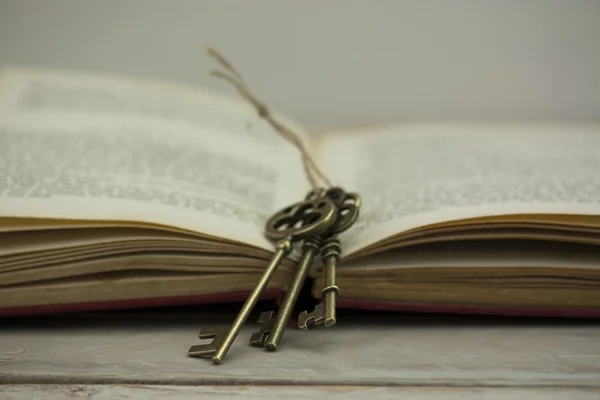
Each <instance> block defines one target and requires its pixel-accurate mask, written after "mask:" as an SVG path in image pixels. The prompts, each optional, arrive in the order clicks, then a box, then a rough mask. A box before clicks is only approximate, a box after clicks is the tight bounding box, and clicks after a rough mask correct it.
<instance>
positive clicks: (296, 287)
mask: <svg viewBox="0 0 600 400" xmlns="http://www.w3.org/2000/svg"><path fill="white" fill-rule="evenodd" d="M346 197H347V195H346V193H345V192H344V191H343V190H342V189H339V188H333V189H329V190H323V189H316V190H314V191H311V192H310V193H309V194H308V196H307V199H312V200H313V201H319V200H320V199H328V200H330V201H332V202H333V203H334V204H335V205H336V220H335V223H334V224H333V225H331V226H330V227H329V229H328V230H327V231H326V232H321V233H320V234H315V235H313V236H311V237H310V238H308V239H305V240H304V243H303V253H302V257H301V259H300V262H299V263H298V269H297V270H296V275H295V276H294V279H293V281H292V283H291V284H290V287H289V288H288V290H287V292H286V294H285V297H284V299H283V302H282V304H281V307H280V309H279V312H278V313H277V316H276V318H275V321H274V322H273V325H272V327H271V331H270V333H269V336H268V338H267V341H266V342H265V344H264V347H265V349H267V350H268V351H276V350H277V349H278V348H279V343H280V342H281V338H282V337H283V333H284V331H285V328H286V326H287V324H288V322H289V319H290V316H291V313H292V311H293V307H294V305H295V303H296V300H297V298H298V294H299V293H300V289H301V288H302V284H303V283H304V281H305V280H306V276H307V275H308V271H309V269H310V267H311V266H312V262H313V260H314V258H315V256H316V255H317V254H318V252H319V250H320V248H321V245H322V243H323V237H324V236H329V235H330V232H335V233H336V234H337V232H341V231H343V230H346V229H348V228H349V227H350V226H351V224H353V223H354V221H355V220H356V218H358V215H356V217H354V216H353V215H348V216H345V215H347V214H348V213H347V212H346V213H342V211H341V209H340V206H345V205H344V202H345V200H346ZM345 207H346V208H348V210H351V207H349V206H345ZM333 309H334V310H335V303H333ZM333 318H335V315H334V316H333Z"/></svg>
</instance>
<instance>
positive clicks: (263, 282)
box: [212, 238, 292, 364]
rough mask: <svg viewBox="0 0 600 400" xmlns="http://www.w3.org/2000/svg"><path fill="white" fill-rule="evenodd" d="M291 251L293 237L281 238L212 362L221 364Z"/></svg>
mask: <svg viewBox="0 0 600 400" xmlns="http://www.w3.org/2000/svg"><path fill="white" fill-rule="evenodd" d="M291 251H292V240H291V238H287V239H284V240H281V241H279V242H278V243H277V251H276V252H275V254H274V256H273V258H272V259H271V262H270V263H269V265H268V266H267V269H266V270H265V272H264V273H263V274H262V276H261V277H260V279H259V281H258V283H257V284H256V286H255V287H254V289H253V290H252V292H251V293H250V295H249V296H248V298H247V299H246V302H245V303H244V305H243V306H242V309H241V310H240V312H239V313H238V315H237V317H236V318H235V320H234V321H233V324H232V325H231V329H229V331H228V332H227V335H226V336H225V338H224V339H223V341H222V342H221V345H220V346H219V348H218V349H217V351H216V352H215V354H214V356H213V357H212V362H213V363H214V364H221V362H222V361H223V358H224V357H225V355H226V354H227V352H228V351H229V348H230V347H231V345H232V344H233V342H234V340H235V338H236V337H237V335H238V334H239V333H240V330H241V329H242V327H243V326H244V324H245V323H246V320H247V319H248V317H249V316H250V312H251V311H252V308H254V306H255V305H256V303H257V302H258V299H259V298H260V296H261V294H262V292H264V290H265V288H266V287H267V285H268V283H269V281H270V280H271V278H272V277H273V275H274V274H275V271H277V267H279V265H280V264H281V262H282V261H283V259H284V258H285V257H286V256H288V255H289V254H290V253H291Z"/></svg>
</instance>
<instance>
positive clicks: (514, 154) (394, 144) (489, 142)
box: [318, 125, 600, 254]
mask: <svg viewBox="0 0 600 400" xmlns="http://www.w3.org/2000/svg"><path fill="white" fill-rule="evenodd" d="M318 158H319V162H320V163H321V165H322V166H323V168H324V170H325V171H326V173H327V174H328V175H329V177H330V178H331V179H332V180H333V181H334V182H335V183H336V184H339V185H342V186H343V187H345V188H347V190H353V191H357V192H359V193H360V194H361V195H362V197H363V207H362V213H361V216H360V219H359V221H358V222H357V224H356V226H355V227H353V228H352V229H351V230H350V231H348V232H347V233H346V234H345V237H344V239H343V240H344V246H345V250H346V251H345V253H346V254H351V253H353V252H356V251H357V250H359V249H360V248H362V247H364V246H367V245H369V244H372V243H374V242H376V241H379V240H382V239H385V238H386V237H388V236H391V235H393V234H397V233H399V232H403V231H407V230H409V229H414V228H419V227H422V226H425V225H429V224H434V223H442V222H449V221H454V220H460V219H465V218H477V217H486V216H500V215H512V214H555V213H556V214H582V215H599V214H600V173H598V172H599V171H600V126H563V127H560V126H534V125H531V126H526V125H524V126H508V125H504V126H502V125H498V126H486V125H479V126H476V125H464V126H463V125H413V126H405V127H399V126H398V127H383V128H374V129H372V130H370V131H368V132H367V131H365V132H354V133H353V132H349V133H341V132H340V133H333V134H331V135H329V136H325V138H324V139H322V141H321V143H320V144H319V152H318Z"/></svg>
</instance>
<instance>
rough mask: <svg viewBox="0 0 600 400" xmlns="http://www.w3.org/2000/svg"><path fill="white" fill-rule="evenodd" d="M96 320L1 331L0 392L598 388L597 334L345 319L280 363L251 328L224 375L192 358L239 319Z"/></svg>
mask: <svg viewBox="0 0 600 400" xmlns="http://www.w3.org/2000/svg"><path fill="white" fill-rule="evenodd" d="M94 318H95V319H89V318H76V317H69V318H65V319H62V320H57V319H48V320H44V321H37V320H34V322H27V323H26V322H24V321H21V320H16V321H14V320H13V321H12V322H10V323H4V326H3V327H2V328H1V329H0V346H1V348H0V371H1V372H2V374H1V375H0V382H1V383H5V384H7V383H23V382H25V383H63V384H66V383H82V384H93V383H145V384H193V385H201V384H203V385H211V384H212V385H215V384H218V385H221V384H236V385H244V384H262V385H273V384H275V385H307V384H311V385H354V386H356V385H362V386H421V385H424V386H430V387H431V386H438V387H443V386H451V387H473V388H475V387H544V386H548V387H564V388H569V387H587V388H598V387H600V325H598V323H591V322H589V323H581V322H575V321H568V322H561V323H551V322H540V321H538V322H537V323H533V322H528V323H514V322H498V320H493V321H487V320H481V319H476V320H475V321H478V322H469V321H473V320H472V319H471V320H469V319H448V318H436V317H430V318H408V317H400V316H397V317H394V318H391V319H381V318H379V319H374V318H360V319H353V320H348V319H344V317H343V316H342V317H341V318H340V320H339V324H338V325H337V326H336V327H335V328H332V329H330V330H320V329H319V330H313V331H309V332H304V331H299V330H295V329H291V328H289V329H288V330H287V331H286V334H285V336H284V338H283V341H282V347H281V349H280V351H279V352H277V353H266V352H264V351H262V350H259V349H255V348H251V347H249V346H248V344H247V341H248V339H249V336H250V334H251V332H252V331H253V330H254V329H256V326H246V327H245V328H244V330H243V331H242V333H241V334H240V336H238V339H237V341H236V342H235V343H234V345H233V347H232V349H231V350H230V352H229V354H228V357H227V358H226V359H225V362H224V364H223V365H220V366H215V365H212V364H211V363H210V361H209V360H205V359H195V358H188V357H187V355H186V353H187V350H188V348H189V347H190V345H192V344H197V343H199V342H200V341H199V340H198V339H197V335H198V332H199V330H200V328H201V327H203V326H210V325H226V324H227V323H229V322H230V321H231V319H232V316H221V317H202V316H199V315H197V314H188V315H183V314H179V315H175V314H174V315H171V316H168V315H167V316H162V317H161V316H156V315H153V316H152V317H151V318H149V317H139V318H138V317H135V316H132V315H128V314H118V316H113V317H102V316H97V317H94ZM184 321H191V322H188V323H185V322H184ZM501 321H505V320H501Z"/></svg>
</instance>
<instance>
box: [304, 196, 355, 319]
mask: <svg viewBox="0 0 600 400" xmlns="http://www.w3.org/2000/svg"><path fill="white" fill-rule="evenodd" d="M326 196H327V197H329V198H330V199H331V200H333V201H334V202H335V203H336V205H337V206H338V212H339V215H338V220H337V221H336V223H335V224H334V225H333V226H332V227H331V228H330V230H329V236H327V237H326V238H325V240H324V241H323V247H322V249H321V258H322V260H323V263H324V264H325V288H324V289H323V290H322V291H321V298H322V299H323V301H322V302H321V303H319V304H318V305H317V306H316V307H315V308H314V310H313V311H311V312H308V311H302V312H301V313H300V314H299V315H298V327H299V328H300V329H308V327H309V326H318V325H321V324H323V325H325V327H327V328H330V327H332V326H334V325H335V324H336V304H335V303H336V298H337V296H338V294H339V292H340V290H339V288H338V287H337V286H336V284H335V275H336V269H337V265H338V262H339V259H340V255H341V252H342V247H341V243H340V240H339V238H338V235H339V234H340V233H342V232H344V231H346V230H348V229H350V227H352V225H354V223H355V222H356V220H357V219H358V216H359V213H360V206H361V203H362V200H361V198H360V196H359V195H358V194H356V193H346V192H345V191H344V190H343V189H341V188H332V189H330V190H329V191H327V193H326Z"/></svg>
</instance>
